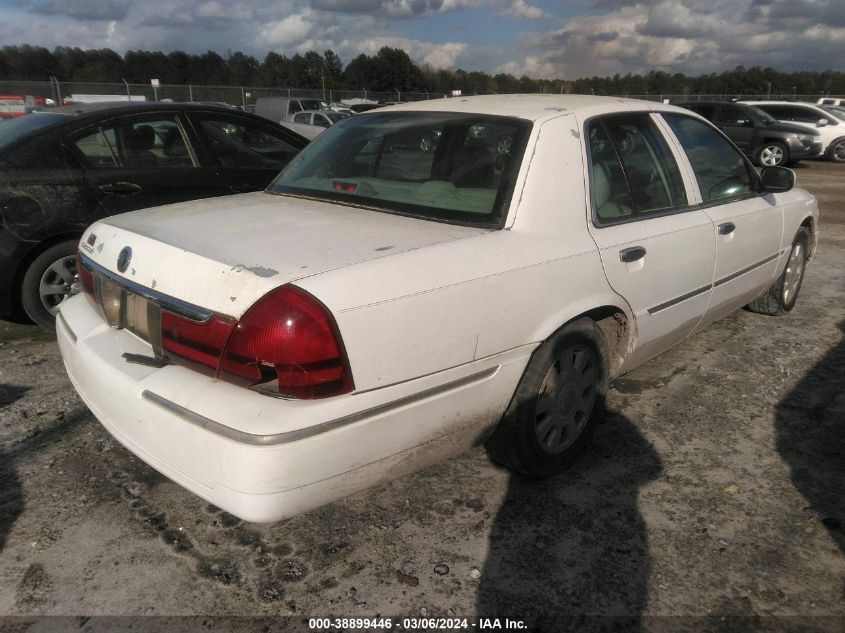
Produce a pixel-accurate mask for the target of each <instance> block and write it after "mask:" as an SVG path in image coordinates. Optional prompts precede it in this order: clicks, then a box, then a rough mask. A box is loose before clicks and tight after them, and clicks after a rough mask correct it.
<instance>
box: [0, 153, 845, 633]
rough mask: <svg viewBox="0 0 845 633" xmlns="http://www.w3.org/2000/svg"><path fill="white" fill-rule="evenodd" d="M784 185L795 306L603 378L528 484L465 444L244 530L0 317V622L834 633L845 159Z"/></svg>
mask: <svg viewBox="0 0 845 633" xmlns="http://www.w3.org/2000/svg"><path fill="white" fill-rule="evenodd" d="M796 172H797V174H798V183H799V186H803V187H805V188H807V189H809V190H810V191H812V192H813V193H815V194H816V195H817V196H818V197H819V199H820V201H821V208H822V238H821V243H820V246H819V251H818V254H817V257H816V259H815V260H814V261H813V262H812V263H811V264H810V265H809V267H808V269H807V276H806V278H805V283H804V288H803V289H802V292H801V296H800V298H799V302H798V306H797V307H796V309H795V310H794V311H793V312H792V313H791V314H790V315H788V316H787V317H785V318H771V317H764V316H760V315H757V314H752V313H750V312H746V311H740V312H737V313H735V314H733V315H731V316H729V317H728V318H726V319H724V320H722V321H720V322H718V323H716V324H714V325H712V326H710V327H709V328H707V329H706V330H704V331H703V332H701V333H700V334H698V335H696V336H694V337H693V338H691V339H689V340H688V341H686V342H684V343H682V344H681V345H679V346H677V347H676V348H674V349H673V350H671V351H669V352H667V353H666V354H663V355H662V356H660V357H659V358H657V359H655V360H653V361H651V362H650V363H648V364H646V365H645V366H643V367H642V368H640V369H638V370H636V371H635V372H633V373H631V374H628V375H626V376H625V377H623V378H621V379H619V380H618V381H616V383H615V384H614V387H613V389H612V390H611V393H610V395H609V399H608V400H609V403H608V404H609V411H608V413H607V415H606V416H605V419H604V421H603V423H602V424H601V425H600V426H599V429H598V431H597V432H596V435H595V439H594V440H593V443H592V446H591V448H590V450H589V453H588V455H587V456H586V457H585V458H584V459H582V460H581V461H580V462H579V463H578V464H577V465H576V466H575V467H573V468H572V469H570V470H569V471H567V472H566V473H564V474H562V475H560V476H558V477H555V478H553V479H550V480H547V481H544V482H539V483H537V482H531V481H526V480H523V479H520V478H518V477H514V476H512V475H510V474H509V473H508V472H507V471H504V470H502V469H500V468H498V467H497V466H495V465H493V464H492V463H491V462H490V461H489V460H488V459H487V457H486V455H485V453H484V451H483V449H480V448H479V449H475V450H473V451H471V452H469V453H467V454H465V455H463V456H461V457H459V458H456V459H452V460H450V461H448V462H445V463H443V464H440V465H438V466H435V467H432V468H429V469H427V470H425V471H422V472H419V473H417V474H414V475H411V476H408V477H405V478H403V479H400V480H397V481H393V482H390V483H387V484H384V485H383V486H380V487H378V488H376V489H373V490H370V491H367V492H365V493H362V494H358V495H356V496H353V497H350V498H348V499H345V500H343V501H340V502H337V503H334V504H331V505H329V506H326V507H324V508H321V509H318V510H315V511H313V512H310V513H308V514H305V515H303V516H299V517H297V518H294V519H292V520H289V521H286V522H283V523H278V524H275V525H272V526H256V525H250V524H245V523H243V522H241V521H239V520H238V519H236V518H235V517H232V516H230V515H228V514H226V513H224V512H221V511H220V510H218V509H217V508H214V507H211V506H208V505H207V504H206V503H205V502H203V501H201V500H200V499H198V498H197V497H194V496H193V495H191V494H190V493H188V492H187V491H185V490H183V489H181V488H180V487H178V486H176V485H175V484H173V483H171V482H170V481H168V480H167V479H165V478H164V477H162V476H160V475H158V474H157V473H156V472H155V471H153V470H151V469H150V468H148V467H146V466H145V465H144V464H143V463H141V462H140V461H139V460H138V459H136V458H134V457H133V456H132V455H131V454H130V453H128V452H127V451H126V450H124V449H123V448H122V447H121V446H120V445H119V444H117V443H116V442H115V441H114V440H112V439H111V438H110V436H109V435H108V434H107V433H105V432H104V431H103V430H102V429H101V427H100V426H99V424H98V423H97V422H96V420H95V419H94V418H93V416H92V415H91V414H90V413H89V412H88V410H87V409H86V408H85V406H84V405H82V403H81V402H80V401H79V399H78V398H77V397H76V394H75V393H74V391H73V389H72V388H71V386H70V383H69V382H68V380H67V379H66V377H65V374H64V369H63V367H62V363H61V360H60V358H59V354H58V350H57V348H56V346H55V343H54V340H53V335H52V334H51V333H47V332H45V331H43V330H40V329H39V328H37V327H32V326H22V325H17V324H12V323H5V322H0V406H2V409H0V615H4V616H16V617H6V618H3V619H0V630H2V629H4V628H5V629H8V630H16V631H17V630H20V631H23V630H33V631H36V630H67V629H73V630H86V631H99V630H114V629H116V628H120V627H121V626H122V627H124V628H126V627H129V628H130V629H131V630H136V631H137V630H162V629H163V628H167V627H169V628H176V629H180V630H195V629H198V628H202V629H203V630H212V629H213V630H248V629H249V628H250V627H255V626H258V625H259V623H260V627H261V628H259V629H256V630H273V628H272V627H273V626H279V625H280V623H282V624H283V628H285V627H287V628H295V627H302V626H304V624H303V620H302V619H303V618H306V617H307V616H314V615H321V616H328V615H335V616H347V617H349V616H355V617H374V616H376V615H377V614H379V615H383V616H394V617H395V616H413V617H421V616H461V617H470V618H473V617H475V616H476V614H478V615H485V616H496V615H498V616H499V617H509V618H511V619H521V620H523V621H524V622H525V623H526V624H527V625H528V626H530V627H531V628H532V629H533V630H542V631H558V630H565V629H569V628H577V629H579V630H583V629H584V627H587V628H590V627H592V628H595V627H599V628H602V627H604V628H607V629H614V630H646V631H664V630H669V629H671V630H691V631H692V630H695V631H699V630H714V631H715V630H726V629H730V630H742V631H749V630H760V631H763V630H765V631H773V630H781V629H790V630H802V631H837V632H841V631H843V630H845V557H843V553H844V552H845V532H843V522H845V474H844V473H845V428H843V426H845V395H843V394H844V393H845V388H843V387H845V342H843V341H845V310H843V292H844V291H845V258H843V256H842V255H843V252H845V249H843V247H845V202H843V201H845V165H832V164H829V163H824V162H814V163H804V164H802V165H801V166H800V167H799V168H798V169H796ZM44 615H61V616H80V615H94V616H140V615H158V616H274V617H275V616H279V615H287V616H295V617H294V618H292V619H287V620H273V621H269V620H266V621H254V620H231V619H213V618H208V617H203V618H199V619H190V618H189V619H175V620H167V619H156V618H146V619H141V620H128V619H121V618H116V619H111V620H109V619H98V618H94V619H92V620H87V619H84V618H83V619H72V620H61V619H60V620H55V619H41V620H39V619H38V617H37V616H44ZM598 616H601V617H598ZM666 616H673V617H671V618H669V617H666ZM268 623H269V624H268ZM470 623H472V621H470ZM477 624H480V623H477ZM502 626H504V622H502ZM51 627H52V628H51ZM227 627H229V628H227ZM471 628H472V627H471Z"/></svg>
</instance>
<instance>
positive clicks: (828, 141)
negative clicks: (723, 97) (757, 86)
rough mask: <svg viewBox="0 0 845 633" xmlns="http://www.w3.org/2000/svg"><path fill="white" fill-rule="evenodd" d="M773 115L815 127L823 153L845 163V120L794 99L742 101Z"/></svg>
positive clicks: (829, 157) (787, 121)
mask: <svg viewBox="0 0 845 633" xmlns="http://www.w3.org/2000/svg"><path fill="white" fill-rule="evenodd" d="M740 103H745V104H748V105H752V106H755V107H757V108H760V109H761V110H763V112H766V113H767V114H770V115H772V116H773V117H774V118H776V119H777V120H778V121H781V122H785V123H798V124H800V125H806V126H807V127H812V128H815V129H816V130H817V131H818V133H819V136H820V138H821V141H822V148H823V149H822V153H823V154H824V157H825V158H827V159H828V160H832V161H834V162H837V163H845V122H843V121H840V120H839V119H838V118H837V117H835V116H831V113H830V112H828V111H827V110H825V109H824V108H822V107H821V106H817V105H814V104H812V103H796V102H792V101H741V102H740Z"/></svg>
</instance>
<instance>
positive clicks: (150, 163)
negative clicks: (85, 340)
mask: <svg viewBox="0 0 845 633" xmlns="http://www.w3.org/2000/svg"><path fill="white" fill-rule="evenodd" d="M307 142H308V141H307V139H305V138H303V137H302V136H300V135H298V134H295V133H293V132H291V131H289V130H286V129H284V128H282V127H280V126H278V125H274V124H272V123H270V122H269V121H266V120H264V119H261V118H259V117H256V116H252V115H249V114H245V113H243V112H238V111H237V110H232V109H230V108H222V107H215V106H208V105H197V104H190V103H182V104H175V103H158V104H155V103H139V104H128V103H122V104H102V103H98V104H80V105H74V106H67V107H61V108H53V109H51V110H50V111H48V112H38V113H34V114H30V115H27V116H25V117H21V118H20V119H16V120H14V121H10V122H8V123H4V124H3V126H2V128H0V214H1V215H2V226H1V227H0V240H2V244H3V249H2V250H0V314H3V315H7V316H8V315H13V314H20V313H21V312H22V311H23V312H25V313H26V315H28V316H29V318H31V319H32V320H33V321H34V322H36V323H38V324H39V325H43V326H45V327H50V326H52V324H53V321H54V317H55V314H56V312H57V311H58V308H59V305H60V304H61V303H62V301H63V300H64V299H65V298H66V297H67V296H69V295H71V294H73V293H74V292H75V290H76V289H77V287H78V286H77V270H76V260H75V254H76V249H77V244H78V242H79V236H80V235H82V232H83V230H84V229H85V227H86V226H88V225H89V224H91V223H92V222H94V221H96V220H98V219H100V218H104V217H106V216H110V215H114V214H118V213H124V212H126V211H132V210H135V209H141V208H145V207H153V206H157V205H161V204H168V203H172V202H179V201H183V200H194V199H197V198H209V197H213V196H222V195H226V194H231V193H242V192H245V191H256V190H260V189H264V188H265V187H266V186H267V185H268V184H269V183H270V181H271V180H272V179H273V178H274V176H275V175H276V174H277V173H278V172H279V170H280V169H281V168H282V167H284V166H285V165H286V164H287V163H288V162H289V161H290V160H291V158H293V157H294V156H295V155H296V154H297V153H298V152H299V150H301V149H302V148H303V147H305V145H306V144H307Z"/></svg>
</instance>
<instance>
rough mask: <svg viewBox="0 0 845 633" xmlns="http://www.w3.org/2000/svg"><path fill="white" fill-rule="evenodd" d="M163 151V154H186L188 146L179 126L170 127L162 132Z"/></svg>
mask: <svg viewBox="0 0 845 633" xmlns="http://www.w3.org/2000/svg"><path fill="white" fill-rule="evenodd" d="M163 145H164V147H163V151H164V155H165V156H187V155H188V148H187V146H186V145H185V139H183V138H182V133H181V132H180V131H179V128H177V127H172V128H170V129H168V130H167V132H165V134H164V141H163Z"/></svg>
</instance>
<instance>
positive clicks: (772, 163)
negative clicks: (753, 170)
mask: <svg viewBox="0 0 845 633" xmlns="http://www.w3.org/2000/svg"><path fill="white" fill-rule="evenodd" d="M754 160H755V162H756V163H757V164H758V165H759V166H760V167H777V166H779V165H785V164H787V163H788V162H789V150H788V149H787V148H786V145H784V144H783V143H777V142H775V141H770V142H768V143H763V145H761V146H760V147H758V148H757V151H756V152H755V153H754Z"/></svg>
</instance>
